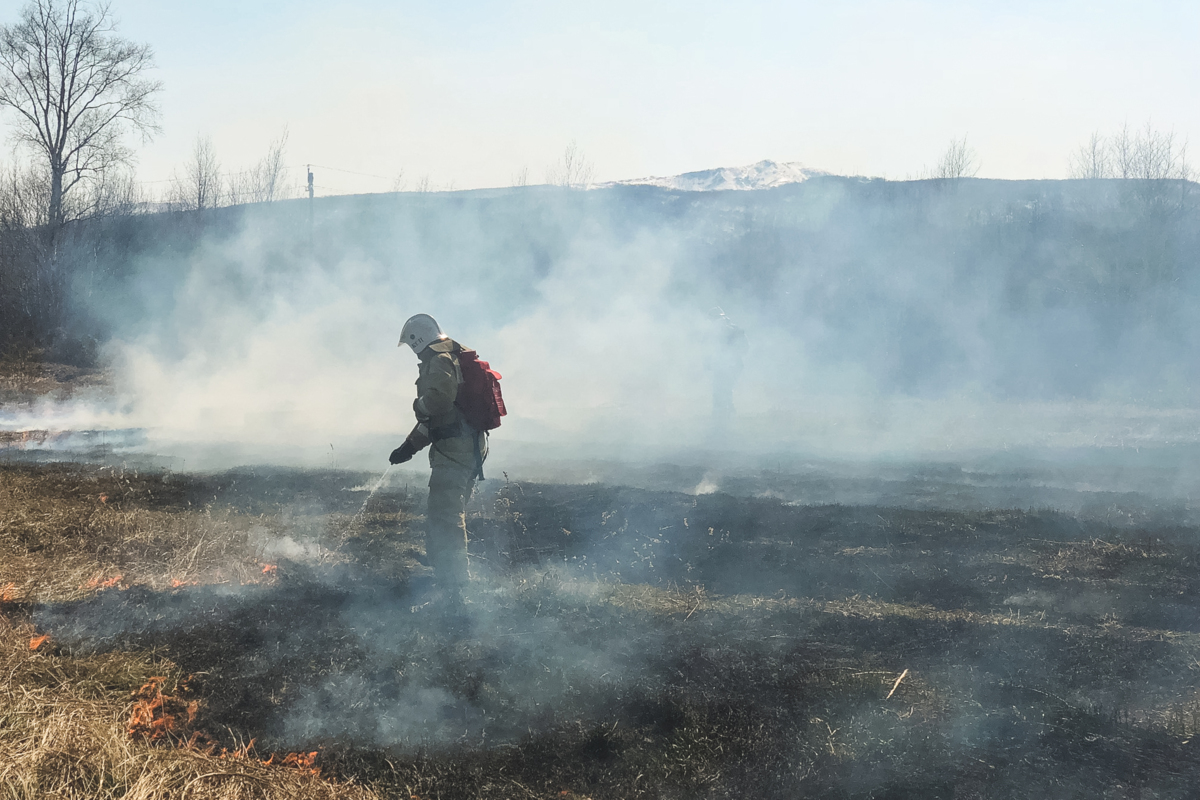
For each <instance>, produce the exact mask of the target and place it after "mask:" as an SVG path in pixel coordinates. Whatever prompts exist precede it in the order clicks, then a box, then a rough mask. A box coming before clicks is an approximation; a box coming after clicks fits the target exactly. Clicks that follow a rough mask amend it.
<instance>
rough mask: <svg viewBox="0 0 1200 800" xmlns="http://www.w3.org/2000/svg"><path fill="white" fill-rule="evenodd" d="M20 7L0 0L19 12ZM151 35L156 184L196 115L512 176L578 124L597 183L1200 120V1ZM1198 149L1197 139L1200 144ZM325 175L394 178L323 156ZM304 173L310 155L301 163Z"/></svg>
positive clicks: (1049, 142) (349, 159)
mask: <svg viewBox="0 0 1200 800" xmlns="http://www.w3.org/2000/svg"><path fill="white" fill-rule="evenodd" d="M20 5H21V3H20V2H16V1H15V0H4V2H3V3H2V4H0V8H2V9H3V10H2V11H0V18H3V20H4V21H10V20H12V19H13V18H14V17H15V15H16V9H17V8H18V7H19V6H20ZM113 9H114V11H115V13H116V14H117V16H118V18H119V20H120V23H121V29H120V30H121V33H122V34H123V35H125V36H128V37H130V38H133V39H136V40H139V41H145V42H149V43H150V44H152V45H153V46H154V48H155V51H156V54H157V63H158V65H159V70H158V73H159V77H160V78H161V79H162V81H163V82H164V84H165V91H164V92H163V94H162V97H161V104H162V108H163V133H162V134H161V135H160V136H159V137H158V138H157V139H156V140H155V141H154V142H153V143H152V144H151V145H149V146H147V147H145V148H143V150H142V152H141V160H140V165H139V177H140V178H142V179H143V180H147V181H153V180H161V179H164V178H167V177H169V176H170V173H171V171H172V169H173V168H176V167H177V166H179V165H180V164H181V163H182V162H183V160H184V159H185V158H186V156H187V153H188V151H189V150H190V148H191V147H192V144H193V143H194V141H195V138H196V136H197V134H200V133H203V134H207V135H210V136H211V137H212V140H213V143H214V145H215V147H216V149H217V152H218V155H219V156H220V158H221V160H222V162H223V164H224V165H226V166H227V167H230V168H240V167H243V166H245V165H248V164H249V163H251V162H252V161H253V160H254V159H255V158H257V157H258V156H260V155H261V153H262V152H263V151H264V150H265V148H266V146H267V143H268V142H269V140H270V139H271V138H273V137H274V136H275V135H277V134H278V132H279V131H281V130H282V129H283V127H284V126H285V125H287V126H288V128H289V130H290V140H289V147H288V151H289V158H288V160H289V162H290V163H292V164H303V163H305V162H312V163H316V164H322V165H328V166H332V167H340V168H342V169H346V170H354V171H359V172H366V173H373V174H376V175H381V176H392V175H395V174H396V173H397V172H399V171H400V170H404V173H405V176H406V178H407V182H408V186H409V187H410V188H411V187H413V186H414V185H415V184H416V183H417V181H418V180H419V179H420V178H421V177H422V176H426V175H428V176H429V178H430V180H431V181H432V182H433V183H434V184H435V185H437V186H439V187H446V186H448V185H450V184H453V186H455V187H456V188H460V189H461V188H474V187H481V186H504V185H508V184H509V183H510V182H511V180H512V177H513V175H514V174H515V173H517V172H518V171H520V170H521V169H523V168H527V169H528V170H529V177H530V181H531V182H541V180H542V179H543V178H544V175H545V171H546V168H547V166H548V165H549V164H550V163H551V162H553V161H554V160H555V159H556V158H557V157H558V156H559V155H560V154H561V153H562V151H563V149H564V148H565V147H566V145H567V144H568V143H569V142H570V141H572V140H575V141H576V142H577V143H578V146H579V148H580V150H581V151H583V152H584V153H585V154H586V156H587V157H588V158H589V159H590V160H591V161H592V162H593V163H594V165H595V177H596V178H597V179H599V180H610V179H619V178H630V177H639V176H645V175H666V174H674V173H678V172H684V171H689V170H697V169H705V168H708V167H714V166H734V165H741V164H748V163H752V162H754V161H758V160H761V159H764V158H770V159H775V160H779V161H801V162H804V163H806V164H808V165H809V166H813V167H817V168H821V169H826V170H830V171H832V172H838V173H851V174H866V175H882V176H886V177H891V178H902V177H905V176H908V175H915V174H917V173H919V172H920V171H921V169H922V168H923V167H924V166H926V165H930V164H932V163H934V162H935V161H936V160H937V158H938V156H939V155H940V153H941V152H942V151H943V150H944V149H945V147H946V145H947V143H948V142H949V141H950V140H951V139H952V138H954V137H960V136H963V135H966V136H968V138H969V142H970V143H971V145H972V146H973V147H974V148H975V150H976V151H977V152H978V154H979V157H980V160H981V162H982V169H981V171H980V175H981V176H983V177H995V178H1026V177H1029V178H1040V177H1050V178H1057V177H1064V176H1065V173H1066V168H1067V161H1068V158H1069V155H1070V153H1071V151H1072V150H1073V149H1074V148H1075V147H1077V146H1078V145H1079V144H1080V143H1082V142H1083V141H1084V140H1085V139H1086V138H1087V137H1088V135H1089V134H1090V133H1091V132H1092V131H1093V130H1100V131H1105V132H1107V131H1111V130H1114V129H1116V128H1117V127H1119V126H1120V125H1121V124H1122V123H1124V122H1126V121H1128V122H1129V123H1130V124H1132V125H1135V126H1140V125H1142V124H1144V123H1145V122H1146V121H1147V120H1150V121H1152V122H1153V123H1154V124H1155V125H1156V126H1158V127H1160V128H1164V129H1174V130H1175V131H1176V132H1177V133H1178V134H1180V135H1181V136H1186V135H1188V134H1194V135H1197V136H1200V103H1197V91H1196V87H1197V86H1198V85H1200V54H1198V53H1200V48H1197V47H1196V42H1197V41H1198V39H1200V36H1198V35H1200V3H1196V2H1187V3H1185V2H1158V3H1154V2H1042V3H1034V2H1004V3H1001V2H993V3H972V2H944V1H941V0H938V1H937V2H934V1H933V0H929V1H928V2H845V3H766V2H757V3H756V2H739V3H718V2H648V1H646V0H643V2H627V1H626V0H620V1H619V2H605V3H562V2H543V1H541V0H538V1H533V2H463V1H462V0H451V1H450V2H439V3H421V4H419V3H408V2H398V3H397V2H392V3H386V2H377V1H375V0H347V1H346V2H315V1H303V2H286V3H285V2H239V3H235V2H230V1H229V0H216V1H215V2H208V3H205V4H203V5H201V4H199V3H187V4H183V3H164V2H162V0H113ZM1196 160H1198V161H1200V157H1197V159H1196ZM315 172H316V173H317V183H318V185H320V186H323V187H327V190H328V191H370V190H386V189H388V188H389V181H387V180H379V179H371V178H358V177H355V176H352V175H346V174H344V173H332V172H329V171H328V170H315ZM296 178H297V182H299V175H297V176H296Z"/></svg>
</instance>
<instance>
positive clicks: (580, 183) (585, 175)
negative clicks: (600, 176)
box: [546, 140, 593, 189]
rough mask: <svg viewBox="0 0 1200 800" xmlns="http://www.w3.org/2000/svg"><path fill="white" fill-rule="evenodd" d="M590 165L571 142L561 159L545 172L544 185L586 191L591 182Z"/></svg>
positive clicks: (591, 170)
mask: <svg viewBox="0 0 1200 800" xmlns="http://www.w3.org/2000/svg"><path fill="white" fill-rule="evenodd" d="M592 172H593V169H592V164H591V162H590V161H588V160H587V158H586V157H585V156H584V155H583V153H581V152H580V151H579V146H578V145H576V144H575V141H574V140H572V141H571V143H570V144H569V145H567V149H566V151H564V152H563V155H562V158H561V159H559V160H558V161H557V162H556V163H554V164H552V165H550V168H549V169H548V170H546V183H549V184H553V185H555V186H562V187H564V188H567V189H586V188H587V186H588V184H590V183H591V182H592Z"/></svg>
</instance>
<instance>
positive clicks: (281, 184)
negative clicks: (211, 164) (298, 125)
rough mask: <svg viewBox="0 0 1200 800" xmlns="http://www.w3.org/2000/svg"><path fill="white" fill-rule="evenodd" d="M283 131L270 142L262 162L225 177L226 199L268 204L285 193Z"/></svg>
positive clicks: (234, 201)
mask: <svg viewBox="0 0 1200 800" xmlns="http://www.w3.org/2000/svg"><path fill="white" fill-rule="evenodd" d="M287 139H288V131H287V128H284V129H283V133H281V134H280V135H279V138H277V139H274V140H272V141H271V144H270V145H269V146H268V147H267V154H266V155H265V156H263V157H262V160H261V161H259V162H258V163H257V164H255V165H254V166H252V167H251V168H250V169H248V170H245V171H243V172H238V173H235V174H233V175H230V177H229V200H230V202H233V203H269V202H271V201H273V200H282V199H284V197H285V196H286V194H287V166H286V165H285V164H284V156H285V155H286V153H287Z"/></svg>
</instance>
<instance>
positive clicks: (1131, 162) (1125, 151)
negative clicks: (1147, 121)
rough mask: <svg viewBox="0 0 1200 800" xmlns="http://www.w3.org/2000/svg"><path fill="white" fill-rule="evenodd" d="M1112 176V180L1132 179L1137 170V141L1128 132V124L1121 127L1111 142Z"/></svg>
mask: <svg viewBox="0 0 1200 800" xmlns="http://www.w3.org/2000/svg"><path fill="white" fill-rule="evenodd" d="M1110 157H1111V159H1112V175H1113V177H1114V178H1132V177H1133V176H1134V173H1135V172H1136V170H1137V166H1136V165H1137V141H1136V139H1135V137H1134V135H1133V134H1132V133H1130V131H1129V123H1125V124H1124V125H1122V126H1121V130H1119V131H1117V135H1116V136H1114V137H1113V140H1112V153H1111V155H1110Z"/></svg>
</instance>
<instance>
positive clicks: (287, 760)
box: [271, 750, 321, 775]
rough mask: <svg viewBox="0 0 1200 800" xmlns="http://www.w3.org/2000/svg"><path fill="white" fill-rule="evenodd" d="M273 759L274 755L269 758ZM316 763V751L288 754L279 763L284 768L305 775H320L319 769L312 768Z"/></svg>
mask: <svg viewBox="0 0 1200 800" xmlns="http://www.w3.org/2000/svg"><path fill="white" fill-rule="evenodd" d="M274 757H275V756H274V755H272V756H271V758H274ZM316 761H317V751H316V750H314V751H312V752H311V753H288V754H287V755H286V756H284V757H283V761H281V762H280V763H281V764H283V765H284V766H285V767H295V768H296V769H298V770H300V771H301V772H303V773H304V774H305V775H320V774H321V768H320V767H314V766H313V764H315V763H316Z"/></svg>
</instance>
